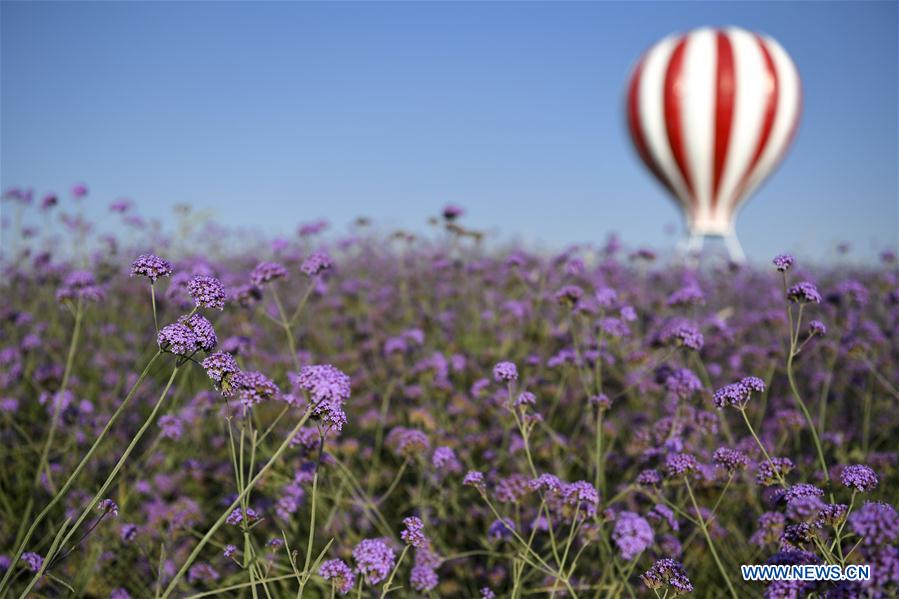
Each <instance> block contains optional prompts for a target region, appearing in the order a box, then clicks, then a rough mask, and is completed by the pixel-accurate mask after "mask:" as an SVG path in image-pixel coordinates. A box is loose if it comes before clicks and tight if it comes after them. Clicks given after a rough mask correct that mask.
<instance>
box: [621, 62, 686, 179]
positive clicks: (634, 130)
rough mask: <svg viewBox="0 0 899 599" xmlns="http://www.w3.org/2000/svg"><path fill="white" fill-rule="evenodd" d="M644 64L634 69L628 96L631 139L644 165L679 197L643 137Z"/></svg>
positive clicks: (641, 63)
mask: <svg viewBox="0 0 899 599" xmlns="http://www.w3.org/2000/svg"><path fill="white" fill-rule="evenodd" d="M643 63H644V60H642V59H641V60H640V64H638V65H637V68H636V69H634V74H633V76H632V77H631V82H630V89H629V90H628V95H627V116H628V125H629V126H630V132H631V138H632V139H633V140H634V145H635V146H636V148H637V153H638V154H639V155H640V158H641V159H642V160H643V163H644V164H645V165H646V167H647V168H649V171H650V172H651V173H652V174H653V175H654V176H655V178H656V179H658V180H659V182H660V183H661V184H662V185H663V186H664V187H665V189H667V190H668V191H669V193H672V194H674V195H677V194H676V193H675V192H674V189H673V188H672V186H671V182H670V181H668V179H667V177H665V175H664V173H662V169H660V168H659V165H658V164H657V163H656V161H655V160H654V159H653V157H652V155H651V154H650V153H649V148H648V147H647V146H646V138H645V137H644V135H643V127H642V125H641V123H640V111H639V108H640V105H639V98H640V79H641V77H642V75H643Z"/></svg>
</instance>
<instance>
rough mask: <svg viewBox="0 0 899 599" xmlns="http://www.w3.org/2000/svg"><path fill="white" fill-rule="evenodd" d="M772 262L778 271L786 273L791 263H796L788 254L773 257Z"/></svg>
mask: <svg viewBox="0 0 899 599" xmlns="http://www.w3.org/2000/svg"><path fill="white" fill-rule="evenodd" d="M772 262H773V263H774V267H775V268H776V269H777V270H778V271H780V272H787V271H788V270H790V268H791V267H792V266H793V263H794V262H796V259H795V258H793V256H791V255H790V254H779V255H777V256H775V257H774V260H772Z"/></svg>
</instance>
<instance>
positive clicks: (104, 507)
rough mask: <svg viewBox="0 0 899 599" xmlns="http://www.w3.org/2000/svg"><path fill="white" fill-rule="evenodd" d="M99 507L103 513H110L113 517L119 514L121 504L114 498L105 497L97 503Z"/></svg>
mask: <svg viewBox="0 0 899 599" xmlns="http://www.w3.org/2000/svg"><path fill="white" fill-rule="evenodd" d="M97 509H98V510H99V511H101V512H103V514H104V515H105V514H109V515H111V516H112V517H113V518H115V517H116V516H118V515H119V506H118V505H117V504H116V502H115V501H113V500H112V499H103V500H101V501H100V503H98V504H97Z"/></svg>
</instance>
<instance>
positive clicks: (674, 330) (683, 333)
mask: <svg viewBox="0 0 899 599" xmlns="http://www.w3.org/2000/svg"><path fill="white" fill-rule="evenodd" d="M659 340H660V341H661V342H662V343H666V344H669V345H674V346H675V347H686V348H687V349H693V350H696V351H699V350H701V349H702V346H703V344H704V342H705V340H704V338H703V336H702V333H700V332H699V329H697V328H696V326H695V325H692V324H690V323H688V322H684V321H676V322H674V323H672V324H669V325H668V326H667V327H666V328H665V329H664V330H663V331H662V333H661V335H660V336H659Z"/></svg>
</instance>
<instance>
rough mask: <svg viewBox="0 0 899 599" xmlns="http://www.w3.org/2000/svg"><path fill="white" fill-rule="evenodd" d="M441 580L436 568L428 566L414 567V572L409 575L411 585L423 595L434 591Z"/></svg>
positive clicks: (417, 565) (418, 565)
mask: <svg viewBox="0 0 899 599" xmlns="http://www.w3.org/2000/svg"><path fill="white" fill-rule="evenodd" d="M438 582H440V579H439V578H438V577H437V572H436V571H435V570H434V568H432V567H430V566H429V565H427V564H415V565H414V566H412V572H410V573H409V584H410V585H412V588H413V589H415V590H416V591H418V592H420V593H423V592H427V591H430V590H433V589H434V587H436V586H437V583H438Z"/></svg>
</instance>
